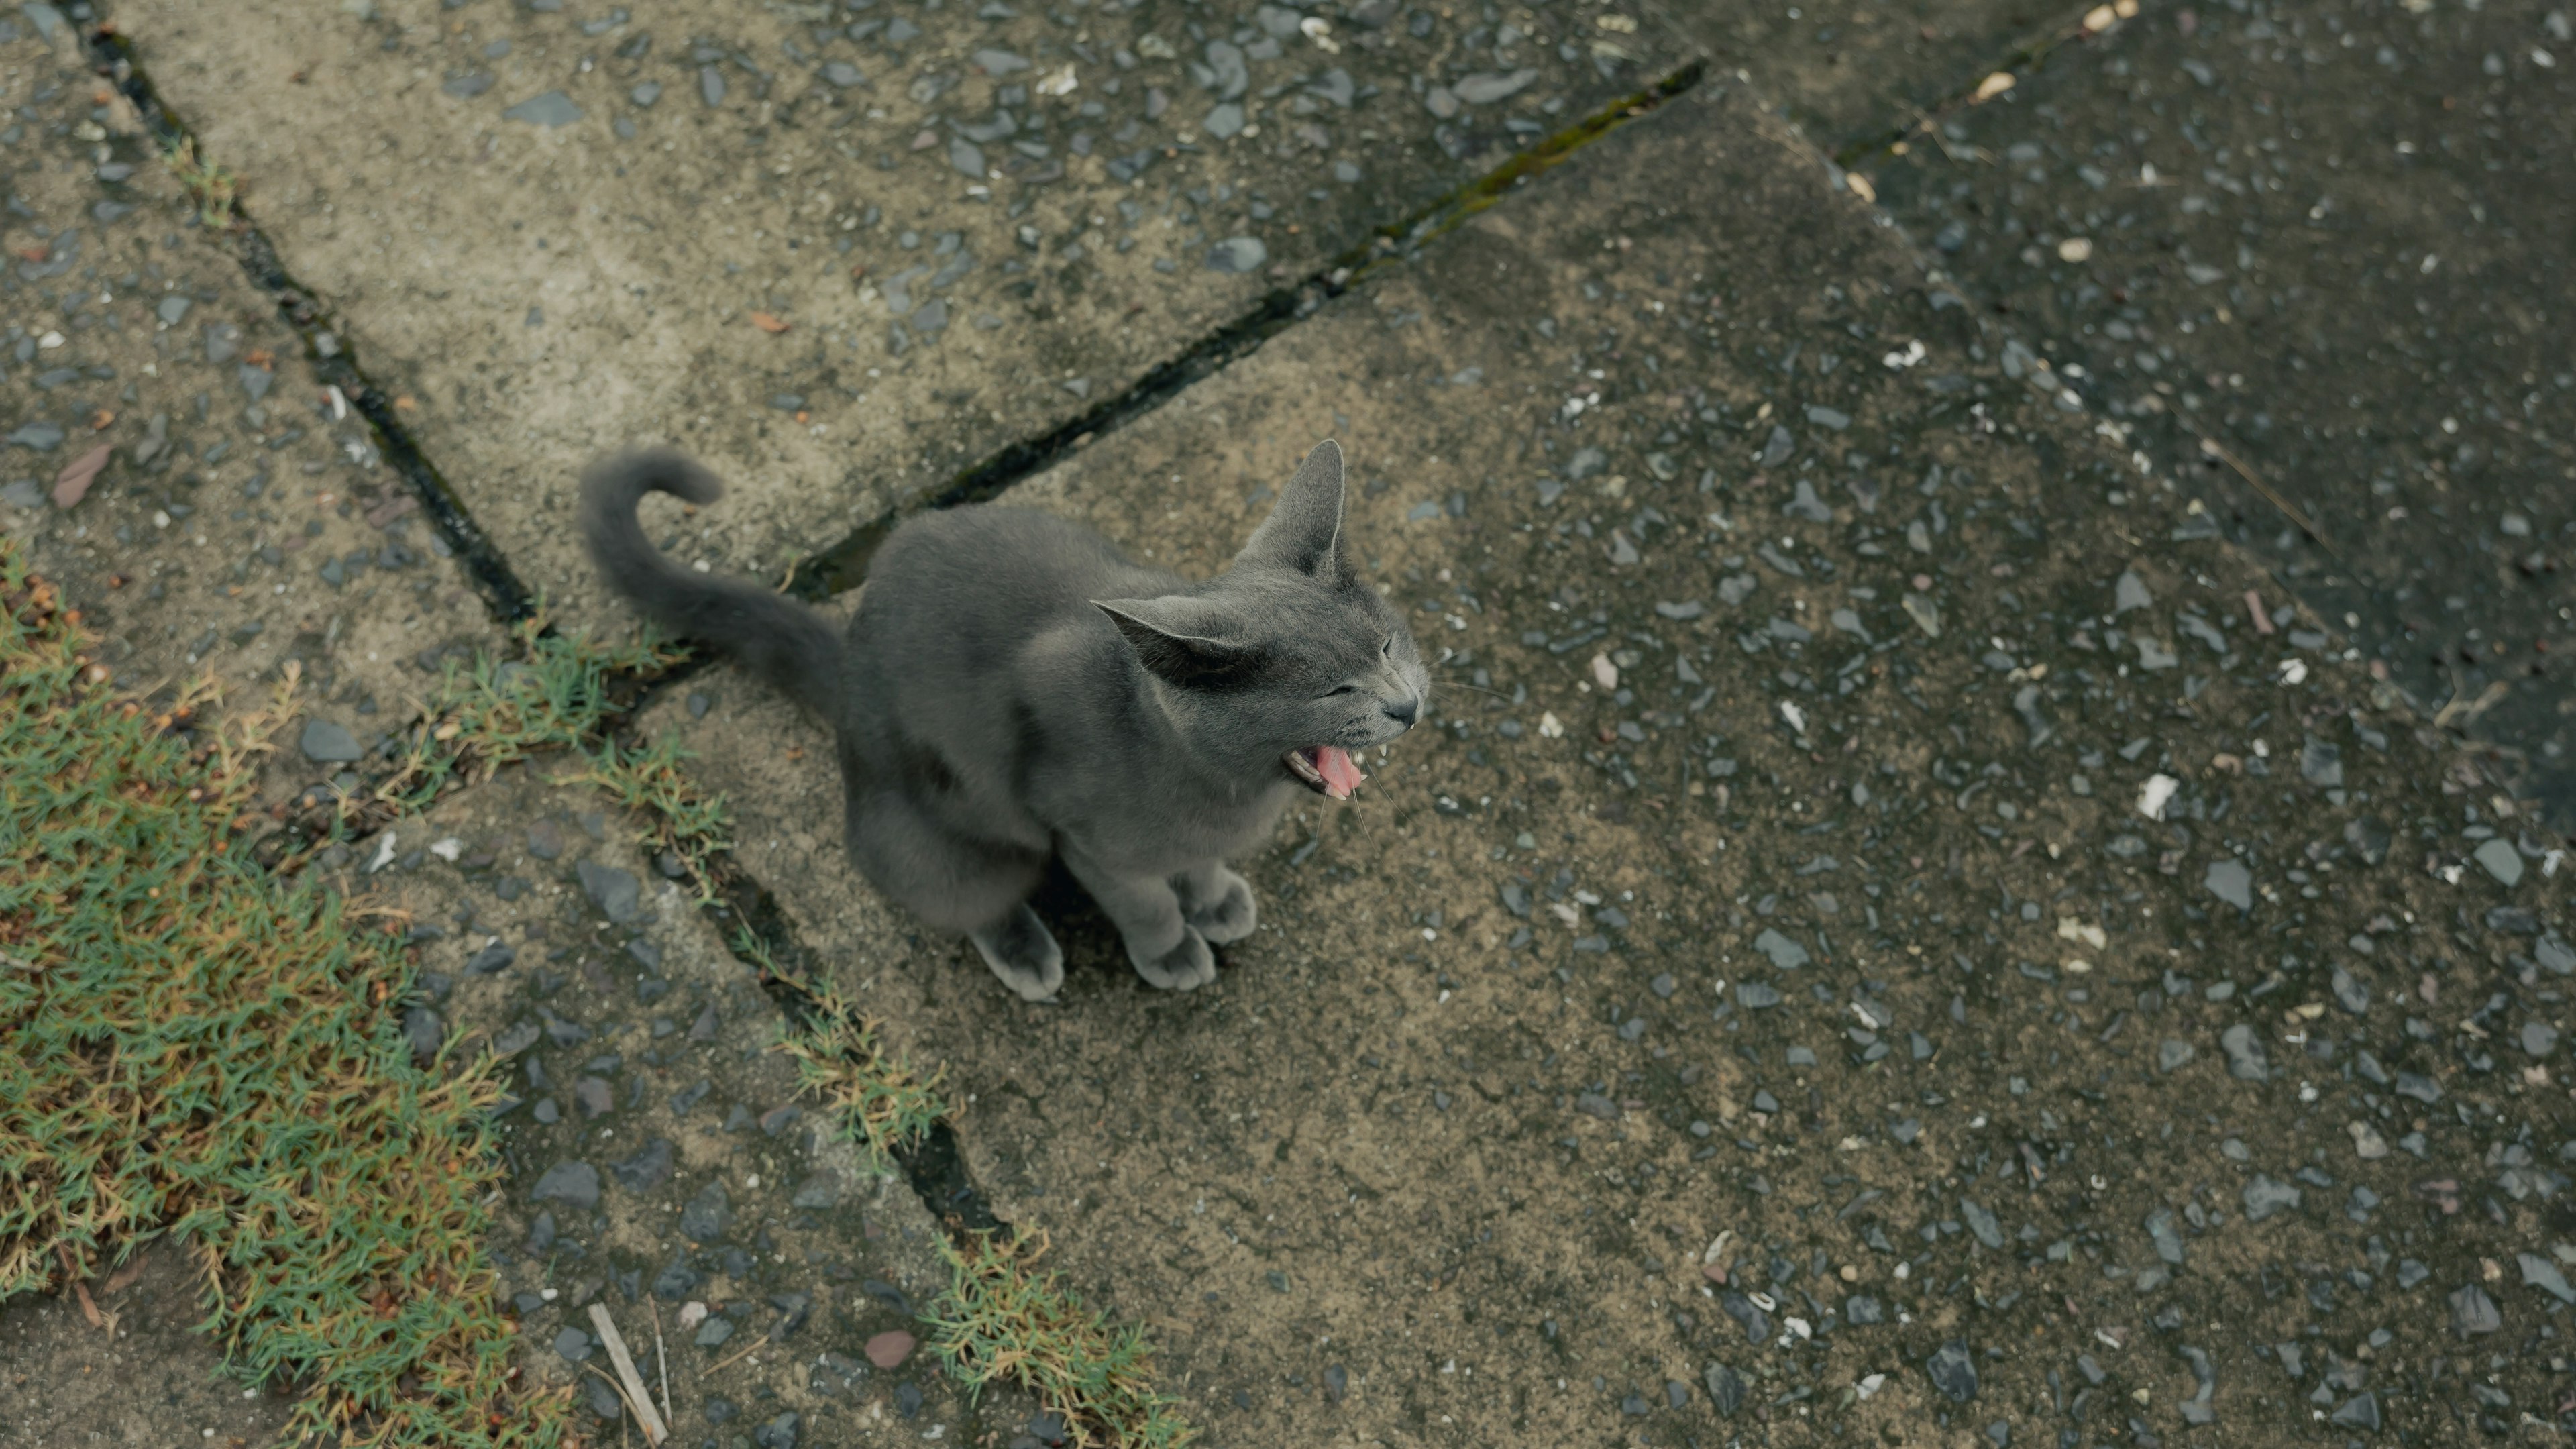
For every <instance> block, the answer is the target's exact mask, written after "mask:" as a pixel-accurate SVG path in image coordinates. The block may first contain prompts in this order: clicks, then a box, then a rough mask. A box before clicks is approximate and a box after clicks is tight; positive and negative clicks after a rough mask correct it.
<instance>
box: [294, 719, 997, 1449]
mask: <svg viewBox="0 0 2576 1449" xmlns="http://www.w3.org/2000/svg"><path fill="white" fill-rule="evenodd" d="M531 763H532V764H534V765H535V768H534V769H530V768H527V767H513V768H512V769H509V770H507V771H504V772H503V773H502V774H501V776H499V777H498V778H496V779H495V780H493V781H492V782H490V783H487V784H484V785H482V786H479V787H477V788H475V789H473V790H470V791H467V792H465V793H463V794H460V795H457V796H454V797H452V798H451V799H450V800H448V801H447V802H444V803H443V804H442V805H441V806H440V807H439V808H438V809H437V810H435V811H433V812H432V813H431V814H430V815H429V816H428V817H426V818H423V819H417V820H413V821H408V822H405V823H403V824H400V825H397V826H395V827H394V828H393V830H392V834H393V836H394V840H395V848H394V849H393V850H391V851H390V852H388V851H385V850H384V849H383V847H382V844H381V842H380V841H379V840H376V839H370V840H367V841H362V842H360V843H359V845H358V847H357V848H356V849H349V848H347V847H341V848H338V849H337V850H336V851H334V852H331V853H329V854H327V855H326V857H325V858H323V859H322V860H321V861H320V862H319V869H321V870H322V871H323V872H324V873H325V878H326V879H328V880H330V881H331V882H332V883H333V885H334V887H335V888H339V889H344V890H346V891H348V892H349V893H350V894H351V896H352V897H353V899H359V900H363V901H365V902H366V903H367V904H369V905H372V906H377V907H385V908H394V909H400V910H402V911H405V912H408V913H409V916H410V926H409V933H410V937H411V940H412V943H413V949H414V951H415V954H416V957H417V960H418V962H419V965H420V968H421V972H422V975H421V987H422V989H421V991H420V993H419V995H418V997H417V998H416V999H415V1000H413V1001H411V1002H407V1003H404V1004H403V1008H402V1009H403V1013H404V1015H403V1024H404V1030H405V1031H406V1032H407V1033H408V1034H409V1035H410V1036H411V1037H412V1040H413V1044H414V1050H415V1053H416V1054H425V1053H429V1052H434V1051H437V1050H440V1049H442V1048H443V1049H445V1050H448V1051H450V1052H456V1053H467V1054H470V1053H474V1052H479V1051H481V1050H486V1049H488V1050H490V1051H492V1052H494V1053H495V1054H497V1055H499V1056H500V1057H502V1058H503V1059H504V1064H505V1070H506V1071H507V1073H508V1077H509V1083H508V1085H509V1093H510V1095H509V1098H508V1099H507V1100H506V1101H505V1103H504V1105H503V1107H502V1109H501V1110H500V1112H499V1114H498V1121H499V1123H500V1126H501V1132H500V1147H501V1151H502V1154H503V1157H504V1159H505V1160H506V1161H507V1163H508V1164H509V1169H510V1172H509V1177H508V1180H507V1184H506V1185H505V1187H504V1188H503V1190H502V1200H501V1203H500V1204H499V1205H498V1206H497V1207H496V1212H495V1216H496V1224H495V1230H494V1235H493V1237H494V1244H493V1248H494V1257H495V1260H496V1263H497V1264H498V1266H499V1269H500V1272H501V1286H502V1292H503V1294H504V1296H505V1297H507V1298H509V1299H510V1301H511V1303H512V1304H513V1306H514V1308H515V1311H516V1314H517V1318H518V1321H519V1325H520V1330H519V1331H520V1345H519V1347H520V1354H521V1358H520V1362H521V1364H522V1366H523V1367H524V1368H525V1369H526V1370H527V1373H528V1375H529V1378H530V1379H531V1381H532V1382H534V1383H535V1384H537V1385H539V1386H541V1387H553V1386H557V1385H569V1386H571V1387H572V1388H573V1390H574V1391H575V1393H576V1396H577V1398H578V1399H579V1401H580V1405H581V1408H580V1411H579V1412H578V1413H577V1415H576V1417H577V1419H578V1420H579V1422H580V1423H581V1424H583V1425H585V1426H589V1427H593V1428H596V1429H598V1430H600V1431H601V1432H616V1431H613V1430H608V1429H607V1428H606V1424H605V1422H603V1421H614V1420H615V1419H617V1418H618V1410H617V1405H616V1400H615V1398H614V1396H613V1395H611V1394H609V1393H608V1392H607V1390H606V1387H605V1384H604V1382H603V1381H602V1380H601V1378H600V1377H599V1376H598V1375H597V1374H593V1373H591V1372H589V1369H590V1368H591V1367H598V1368H601V1369H606V1368H607V1367H608V1359H607V1354H606V1351H605V1349H604V1348H602V1347H601V1346H600V1344H599V1343H598V1340H597V1331H596V1328H595V1326H594V1325H593V1323H592V1320H591V1318H590V1314H589V1309H590V1307H591V1305H592V1304H594V1303H597V1304H600V1305H603V1306H605V1307H606V1308H607V1309H608V1311H609V1315H610V1317H611V1319H612V1321H614V1322H615V1324H616V1325H617V1328H618V1331H619V1334H620V1336H621V1337H623V1338H624V1340H625V1341H626V1344H627V1346H628V1349H629V1351H630V1352H631V1353H634V1354H635V1355H636V1356H637V1358H638V1360H639V1363H640V1365H641V1366H642V1368H643V1371H644V1372H645V1374H646V1375H647V1377H648V1379H650V1380H651V1382H652V1384H653V1386H654V1387H655V1389H656V1391H657V1392H659V1391H660V1390H661V1386H662V1384H663V1382H664V1378H665V1375H667V1382H668V1394H669V1402H670V1406H671V1408H672V1410H673V1411H674V1424H673V1427H674V1430H675V1432H676V1433H677V1434H678V1435H679V1436H680V1438H679V1442H681V1443H687V1444H696V1443H700V1442H702V1441H710V1442H717V1443H721V1444H727V1445H730V1444H732V1443H734V1442H735V1441H736V1439H737V1438H741V1439H745V1440H746V1441H748V1440H749V1439H750V1438H753V1437H757V1438H758V1440H759V1442H760V1443H762V1444H764V1445H772V1444H785V1443H797V1444H805V1445H809V1446H810V1445H842V1444H874V1443H887V1442H903V1443H917V1442H920V1441H921V1440H923V1439H924V1438H933V1439H935V1438H941V1437H949V1436H953V1437H954V1438H955V1439H956V1440H958V1441H960V1442H968V1443H975V1442H981V1441H982V1436H983V1435H984V1434H985V1432H986V1430H987V1427H988V1426H989V1427H991V1428H993V1429H996V1430H1000V1431H1003V1433H1004V1436H1005V1437H1007V1434H1008V1432H1009V1431H1010V1430H1012V1429H1013V1428H1015V1427H1016V1426H1017V1425H1019V1424H1021V1423H1023V1422H1024V1421H1026V1420H1027V1419H1028V1418H1029V1417H1030V1415H1031V1414H1032V1413H1033V1412H1034V1406H1033V1405H1031V1404H1029V1403H1027V1402H1025V1401H1024V1400H1023V1399H1021V1398H1019V1397H1017V1396H1012V1395H987V1396H986V1397H985V1398H984V1399H983V1401H982V1402H981V1403H980V1404H970V1403H968V1401H967V1399H966V1396H965V1394H964V1393H963V1391H962V1390H961V1389H960V1388H959V1387H958V1386H957V1385H956V1384H955V1383H954V1381H952V1380H950V1379H949V1378H948V1377H947V1376H946V1374H945V1372H944V1371H943V1370H942V1369H941V1368H940V1367H939V1364H938V1362H937V1360H936V1359H934V1358H933V1357H931V1356H930V1355H929V1354H928V1353H927V1352H918V1353H914V1354H911V1355H910V1356H908V1357H907V1358H906V1359H905V1360H904V1361H903V1362H901V1363H899V1364H897V1365H896V1366H894V1367H892V1368H880V1367H877V1366H875V1365H874V1364H872V1363H871V1362H870V1361H869V1359H868V1357H867V1354H866V1352H865V1349H866V1346H867V1344H868V1341H869V1340H870V1339H871V1338H874V1337H875V1336H876V1335H878V1334H881V1333H885V1332H888V1331H905V1332H908V1333H911V1334H913V1335H915V1336H916V1338H918V1337H919V1336H921V1335H923V1333H924V1330H923V1329H922V1327H921V1325H920V1324H919V1322H918V1321H917V1315H918V1314H919V1313H920V1312H921V1311H923V1310H925V1309H927V1308H928V1307H929V1306H930V1304H931V1302H932V1300H933V1299H934V1298H935V1297H936V1296H937V1294H938V1293H939V1291H940V1290H941V1289H942V1288H944V1287H945V1286H946V1285H947V1282H948V1274H947V1269H946V1267H945V1265H944V1264H943V1263H942V1262H941V1260H940V1258H939V1256H938V1244H939V1242H940V1236H939V1235H940V1228H939V1225H938V1223H937V1222H936V1221H935V1220H934V1219H933V1218H932V1217H931V1215H930V1214H929V1213H928V1211H926V1210H925V1209H924V1208H923V1207H922V1205H921V1202H920V1200H919V1199H918V1198H917V1197H915V1196H914V1195H913V1192H912V1189H911V1188H910V1187H909V1186H907V1185H905V1184H904V1183H903V1181H902V1180H901V1178H900V1176H899V1175H898V1174H896V1173H895V1172H894V1171H893V1170H892V1169H891V1168H890V1167H880V1166H879V1165H877V1164H875V1163H873V1162H870V1161H867V1160H864V1157H863V1153H862V1152H861V1150H859V1149H854V1148H853V1147H851V1146H850V1145H849V1144H848V1143H845V1142H842V1141H840V1140H838V1138H837V1135H836V1134H835V1133H834V1132H833V1131H832V1130H831V1128H830V1126H829V1124H828V1122H827V1119H826V1118H825V1117H824V1116H823V1115H822V1114H821V1113H820V1111H819V1109H818V1107H817V1104H816V1103H814V1102H813V1101H811V1100H810V1099H800V1097H799V1096H798V1093H797V1088H796V1074H795V1071H794V1065H793V1062H792V1060H791V1059H790V1058H788V1057H786V1056H784V1055H782V1054H781V1053H779V1052H777V1051H776V1050H774V1049H773V1043H774V1042H775V1041H776V1039H777V1036H778V1032H779V1029H780V1026H781V1023H782V1018H781V1016H780V1014H779V1012H778V1009H777V1007H776V1006H775V1005H774V1003H773V1002H772V1001H771V1000H770V998H769V997H768V996H767V995H766V994H765V993H764V992H763V991H762V989H761V987H760V985H759V983H758V981H757V979H756V978H755V977H754V975H753V973H752V972H751V970H750V969H749V968H747V967H746V966H744V965H743V964H742V963H741V962H739V961H737V960H736V959H735V958H734V957H733V956H732V955H731V954H730V953H729V952H728V951H727V950H726V949H725V946H724V940H723V935H722V930H721V927H720V926H719V924H718V923H716V922H714V921H711V920H710V919H708V918H706V917H704V916H702V915H701V914H700V913H699V912H698V911H697V910H696V908H695V906H694V904H693V897H692V895H691V893H689V892H686V891H684V890H682V889H681V887H680V886H679V885H678V884H677V883H675V882H674V881H673V880H671V879H670V878H668V877H667V876H666V875H664V874H663V873H662V872H661V871H659V870H657V869H656V868H655V867H654V865H653V864H652V862H651V859H650V858H649V856H648V855H647V854H646V852H644V851H643V850H642V849H641V848H639V846H638V845H637V844H636V841H635V832H636V830H637V829H638V828H639V822H637V821H635V820H633V819H631V818H629V817H628V816H627V815H626V814H625V813H624V812H622V811H619V810H617V809H615V808H613V807H608V806H605V805H604V803H603V802H602V800H601V799H600V797H599V796H598V795H597V794H596V793H595V792H592V791H590V790H588V789H586V788H584V787H581V786H578V785H555V784H550V783H548V781H549V777H551V776H553V775H557V774H571V773H573V771H572V768H571V765H570V763H569V762H566V761H561V760H558V761H552V762H531ZM379 856H382V857H383V858H384V859H385V861H386V864H385V865H384V866H383V867H382V868H380V869H378V870H375V871H369V870H368V869H367V866H368V864H370V863H371V862H373V861H375V860H376V859H377V858H378V857H379ZM657 1326H658V1327H657ZM657 1331H658V1332H659V1334H660V1335H661V1344H660V1348H659V1350H658V1351H657V1349H656V1346H655V1335H656V1332H657ZM657 1352H658V1356H657ZM782 1422H783V1424H784V1429H783V1430H782V1429H781V1428H780V1426H781V1424H782ZM632 1427H633V1426H632V1425H629V1426H628V1428H629V1429H630V1430H631V1429H632ZM997 1442H998V1441H997Z"/></svg>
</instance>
